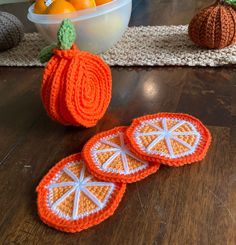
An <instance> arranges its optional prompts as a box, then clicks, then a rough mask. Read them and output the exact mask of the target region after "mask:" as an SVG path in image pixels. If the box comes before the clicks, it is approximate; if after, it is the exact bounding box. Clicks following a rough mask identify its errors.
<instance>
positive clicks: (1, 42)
mask: <svg viewBox="0 0 236 245" xmlns="http://www.w3.org/2000/svg"><path fill="white" fill-rule="evenodd" d="M23 36H24V31H23V24H22V23H21V22H20V21H19V20H18V19H17V18H16V17H15V16H14V15H12V14H9V13H6V12H1V11H0V51H4V50H7V49H10V48H13V47H15V46H16V45H18V44H19V42H20V41H21V40H22V38H23Z"/></svg>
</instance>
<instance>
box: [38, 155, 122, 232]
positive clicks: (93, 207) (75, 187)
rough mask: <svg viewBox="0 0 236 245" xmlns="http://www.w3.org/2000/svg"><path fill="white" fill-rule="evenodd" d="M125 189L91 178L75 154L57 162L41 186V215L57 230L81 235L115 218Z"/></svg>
mask: <svg viewBox="0 0 236 245" xmlns="http://www.w3.org/2000/svg"><path fill="white" fill-rule="evenodd" d="M125 189H126V184H122V183H110V182H103V181H100V180H98V179H96V178H94V177H93V176H91V175H90V174H89V173H88V172H87V170H86V166H85V165H84V162H83V160H82V159H81V154H80V153H78V154H74V155H71V156H69V157H66V158H64V159H62V160H61V161H60V162H58V163H57V164H56V165H55V166H54V167H53V168H52V169H51V170H50V171H49V172H48V173H47V174H46V175H45V176H44V178H43V179H42V180H41V182H40V183H39V185H38V187H37V193H38V199H37V205H38V214H39V216H40V218H41V220H42V221H43V222H44V223H45V224H47V225H49V226H51V227H54V228H55V229H57V230H60V231H65V232H70V233H74V232H79V231H81V230H84V229H88V228H89V227H91V226H94V225H97V224H99V223H101V222H102V221H104V220H105V219H107V218H108V217H109V216H111V215H113V213H114V211H115V210H116V208H117V207H118V205H119V203H120V201H121V199H122V197H123V195H124V193H125ZM97 206H98V207H97Z"/></svg>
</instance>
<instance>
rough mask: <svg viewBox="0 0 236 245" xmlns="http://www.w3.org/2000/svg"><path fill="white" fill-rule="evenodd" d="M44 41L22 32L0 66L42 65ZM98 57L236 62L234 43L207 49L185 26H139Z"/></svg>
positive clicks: (140, 62)
mask: <svg viewBox="0 0 236 245" xmlns="http://www.w3.org/2000/svg"><path fill="white" fill-rule="evenodd" d="M45 45H46V43H45V41H44V40H43V38H42V36H41V35H40V34H38V33H28V34H25V38H24V40H23V41H22V42H21V44H20V45H19V46H18V47H16V48H13V49H11V50H9V51H5V52H2V53H0V66H43V65H42V64H41V63H40V62H39V60H38V58H37V56H38V53H39V50H40V49H41V48H42V47H44V46H45ZM101 57H102V58H103V59H104V60H105V61H106V62H107V63H108V64H109V65H111V66H115V65H117V66H165V65H178V66H184V65H186V66H222V65H227V64H236V45H233V46H230V47H227V48H224V49H221V50H206V49H201V48H199V47H197V46H195V45H194V44H193V43H192V42H191V41H190V40H189V38H188V35H187V26H146V27H144V26H140V27H130V28H128V30H127V31H126V33H125V34H124V36H123V38H122V39H121V40H120V42H118V43H117V44H116V45H115V46H114V47H113V48H111V49H110V50H108V51H107V52H105V53H103V54H101Z"/></svg>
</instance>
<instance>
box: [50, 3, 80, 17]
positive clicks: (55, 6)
mask: <svg viewBox="0 0 236 245" xmlns="http://www.w3.org/2000/svg"><path fill="white" fill-rule="evenodd" d="M75 11H76V9H75V8H74V7H73V5H72V4H71V3H69V2H67V1H66V0H55V1H54V2H53V3H52V4H51V5H50V6H49V7H48V8H47V11H46V13H47V14H66V13H72V12H75Z"/></svg>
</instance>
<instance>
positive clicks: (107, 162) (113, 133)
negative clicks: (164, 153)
mask: <svg viewBox="0 0 236 245" xmlns="http://www.w3.org/2000/svg"><path fill="white" fill-rule="evenodd" d="M127 128H128V127H116V128H114V129H111V130H108V131H105V132H102V133H100V134H97V135H95V136H94V137H92V138H91V139H90V140H89V141H88V142H87V143H86V144H85V146H84V148H83V152H82V155H83V159H84V161H85V163H86V165H87V168H88V170H89V171H90V172H91V173H92V174H93V175H94V176H96V177H97V178H99V179H102V180H105V181H112V182H122V183H133V182H136V181H139V180H142V179H144V178H146V177H147V176H149V175H151V174H154V173H155V172H157V170H158V169H159V167H160V164H158V163H156V164H153V163H151V162H147V161H144V160H142V159H140V158H139V157H137V156H136V155H135V154H133V153H132V152H131V151H130V150H129V148H128V147H127V145H126V144H125V142H124V133H125V131H126V129H127Z"/></svg>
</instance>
